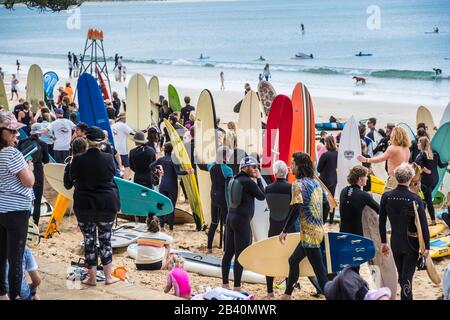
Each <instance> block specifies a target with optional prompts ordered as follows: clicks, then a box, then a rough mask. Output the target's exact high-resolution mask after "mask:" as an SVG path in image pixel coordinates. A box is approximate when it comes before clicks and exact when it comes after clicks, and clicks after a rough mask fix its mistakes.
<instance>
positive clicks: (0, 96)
mask: <svg viewBox="0 0 450 320" xmlns="http://www.w3.org/2000/svg"><path fill="white" fill-rule="evenodd" d="M0 106H3V107H5V108H6V109H8V110H9V105H8V97H7V96H6V89H5V83H4V82H3V79H2V78H1V77H0Z"/></svg>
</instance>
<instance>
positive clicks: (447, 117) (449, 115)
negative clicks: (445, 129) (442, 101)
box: [439, 102, 450, 127]
mask: <svg viewBox="0 0 450 320" xmlns="http://www.w3.org/2000/svg"><path fill="white" fill-rule="evenodd" d="M449 121H450V102H449V103H448V104H447V107H446V108H445V110H444V113H443V114H442V118H441V121H440V122H439V126H440V127H442V126H443V125H444V124H446V123H447V122H449Z"/></svg>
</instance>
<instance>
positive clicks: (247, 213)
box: [222, 156, 266, 292]
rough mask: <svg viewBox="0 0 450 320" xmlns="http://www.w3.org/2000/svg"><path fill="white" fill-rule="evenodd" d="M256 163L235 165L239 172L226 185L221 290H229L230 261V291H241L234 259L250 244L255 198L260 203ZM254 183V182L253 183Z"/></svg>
mask: <svg viewBox="0 0 450 320" xmlns="http://www.w3.org/2000/svg"><path fill="white" fill-rule="evenodd" d="M258 166H259V163H258V161H257V160H256V159H255V158H253V157H251V156H247V157H245V158H243V159H242V161H241V162H240V164H239V169H240V172H239V173H238V174H237V175H236V176H235V177H234V179H232V180H231V181H230V183H229V184H228V188H229V190H228V192H229V197H230V198H229V200H230V201H229V202H230V209H229V211H228V217H227V221H226V227H225V253H224V255H223V258H222V287H224V288H226V289H229V288H230V285H229V280H228V277H229V273H230V266H231V260H232V259H233V256H234V257H235V259H234V266H233V272H234V288H233V290H234V291H239V292H243V291H244V290H243V289H242V288H241V278H242V272H243V271H244V269H243V267H242V265H241V264H240V263H239V261H238V258H239V255H240V254H241V252H242V251H243V250H244V249H245V248H247V247H248V246H249V245H250V244H251V243H252V230H251V227H250V220H251V219H252V218H253V215H254V213H255V199H258V200H264V199H265V198H266V196H265V194H264V187H263V184H262V180H261V179H262V177H261V172H260V171H259V169H258ZM255 180H256V181H255Z"/></svg>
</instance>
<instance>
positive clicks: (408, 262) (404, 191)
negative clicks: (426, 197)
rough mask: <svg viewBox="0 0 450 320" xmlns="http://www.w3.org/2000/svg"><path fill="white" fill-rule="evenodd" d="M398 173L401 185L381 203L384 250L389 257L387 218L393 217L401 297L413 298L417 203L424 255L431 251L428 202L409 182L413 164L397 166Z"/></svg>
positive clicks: (396, 172)
mask: <svg viewBox="0 0 450 320" xmlns="http://www.w3.org/2000/svg"><path fill="white" fill-rule="evenodd" d="M394 174H395V178H396V180H397V181H398V186H397V187H396V188H395V189H394V190H392V191H389V192H385V193H384V194H383V196H382V197H381V202H380V226H379V227H380V238H381V252H382V253H383V254H385V255H386V256H387V255H388V254H389V250H390V249H389V245H388V244H387V239H386V220H387V219H389V221H390V222H391V230H392V231H391V248H392V254H393V256H394V260H395V265H396V267H397V272H398V281H399V284H400V288H401V299H402V300H412V299H413V291H412V281H413V277H414V272H415V270H416V265H417V260H418V259H419V241H418V238H417V228H416V227H415V224H414V209H413V205H416V206H417V211H418V214H419V220H420V224H421V227H422V235H423V240H424V242H425V248H426V250H425V252H424V253H423V254H422V256H423V257H424V258H426V256H427V255H428V250H430V233H429V231H428V224H427V218H426V215H425V210H424V204H423V202H422V200H421V199H420V197H419V196H418V195H417V194H416V193H414V192H412V191H410V190H409V185H410V183H411V181H412V179H413V177H414V175H415V171H414V169H413V168H412V166H411V165H410V164H407V163H403V164H401V165H400V166H398V167H397V168H396V169H395V171H394Z"/></svg>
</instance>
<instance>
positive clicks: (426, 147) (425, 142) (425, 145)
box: [419, 137, 433, 160]
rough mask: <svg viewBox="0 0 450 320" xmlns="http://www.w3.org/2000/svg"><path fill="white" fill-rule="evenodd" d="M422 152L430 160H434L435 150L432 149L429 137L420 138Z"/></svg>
mask: <svg viewBox="0 0 450 320" xmlns="http://www.w3.org/2000/svg"><path fill="white" fill-rule="evenodd" d="M419 145H420V150H421V151H422V152H425V154H426V155H427V159H428V160H433V150H432V149H431V144H430V140H429V139H428V138H427V137H421V138H419Z"/></svg>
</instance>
